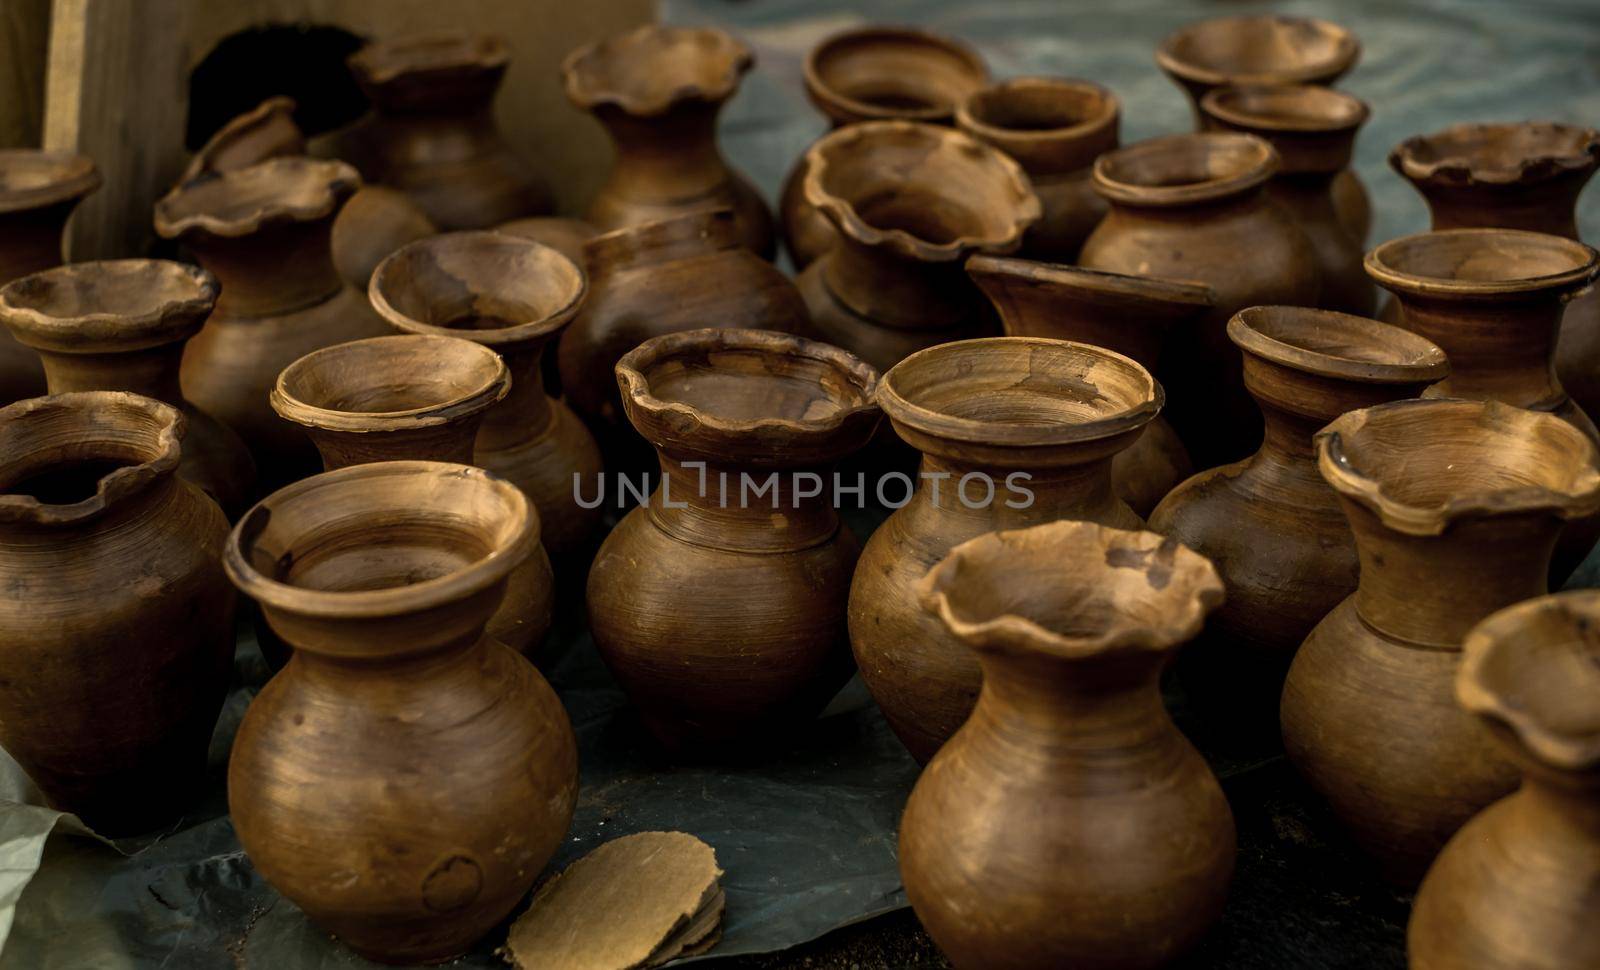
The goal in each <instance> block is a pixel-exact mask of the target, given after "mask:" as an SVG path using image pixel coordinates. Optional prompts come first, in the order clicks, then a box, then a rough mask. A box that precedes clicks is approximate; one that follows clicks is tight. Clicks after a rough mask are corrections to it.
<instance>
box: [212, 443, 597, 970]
mask: <svg viewBox="0 0 1600 970" xmlns="http://www.w3.org/2000/svg"><path fill="white" fill-rule="evenodd" d="M530 512H531V508H530V506H529V503H528V501H527V499H526V498H525V497H524V496H523V494H522V492H521V491H520V490H519V489H517V488H516V487H515V486H513V485H511V484H510V483H509V482H506V481H503V480H502V479H499V478H496V477H495V476H493V475H490V474H488V473H486V472H484V471H483V470H481V469H477V468H469V467H466V466H463V465H452V464H445V463H441V462H424V461H397V462H378V463H375V464H368V465H358V466H354V467H350V468H342V469H339V470H338V471H333V472H326V473H324V474H321V475H316V476H313V477H312V478H308V479H305V480H304V481H300V482H296V483H295V484H293V485H290V486H289V487H288V488H285V489H282V490H281V491H278V492H276V493H274V494H273V495H271V496H269V497H268V498H267V499H266V500H264V501H263V502H262V503H261V504H260V505H257V506H256V507H255V508H254V509H252V510H251V511H250V512H249V513H247V514H246V515H245V518H244V519H243V520H242V521H241V522H240V524H239V527H238V528H236V529H235V530H234V532H233V535H232V536H231V537H230V538H229V540H228V546H227V551H226V559H225V562H226V565H227V569H228V575H229V577H230V578H232V580H233V581H234V583H235V584H237V585H238V587H239V589H240V590H241V591H242V592H244V593H245V594H246V595H248V596H251V597H253V598H255V599H256V601H257V602H259V603H260V604H261V607H262V609H263V611H264V612H265V614H266V617H267V620H268V622H270V623H271V625H272V628H273V630H275V631H277V633H278V634H279V635H280V636H282V637H283V638H284V639H285V640H287V641H288V642H289V643H290V644H292V645H293V646H294V656H293V658H292V659H291V660H290V661H289V665H288V666H287V667H285V668H284V669H283V671H282V672H280V673H279V674H278V675H277V676H276V677H273V678H272V680H270V681H268V682H267V685H266V686H265V687H263V688H262V689H261V692H260V693H259V694H258V695H256V697H255V699H254V700H253V701H251V703H250V708H249V710H247V711H246V712H245V716H244V720H243V721H242V722H241V723H240V725H239V732H238V734H237V736H236V737H235V738H234V742H233V754H232V756H231V758H230V759H229V763H228V810H229V813H230V815H231V816H232V820H233V827H234V830H235V831H236V832H237V833H238V835H239V842H240V843H241V844H242V845H243V846H244V850H245V852H246V853H247V854H248V855H249V857H250V863H251V865H253V866H254V867H255V868H256V870H257V871H258V872H260V873H261V875H262V876H263V877H264V878H265V879H266V880H267V882H269V883H270V884H271V885H272V886H273V888H275V889H277V890H278V891H279V892H280V893H282V894H283V895H284V896H286V897H288V899H289V900H290V901H291V902H293V903H294V904H295V905H296V906H298V907H300V909H302V910H304V911H305V914H306V916H307V918H309V919H310V920H311V921H312V922H313V923H315V924H317V926H319V927H320V928H321V929H322V930H323V931H325V932H328V933H332V934H333V935H335V936H337V937H338V938H339V940H340V941H341V942H343V943H344V944H346V945H347V946H349V947H350V948H351V949H353V950H355V951H356V952H357V953H359V954H361V955H362V956H364V957H367V958H369V959H375V960H382V961H385V962H389V963H406V964H411V963H437V962H442V961H445V960H449V959H450V958H452V957H455V956H457V955H459V954H461V953H462V952H464V951H465V950H466V949H467V948H468V947H469V946H471V945H472V943H473V942H474V941H476V940H477V939H478V938H479V937H481V936H483V935H484V934H485V933H487V932H488V931H489V930H490V929H491V928H493V927H494V926H495V925H496V924H497V923H499V922H500V921H501V920H502V919H504V918H505V917H506V916H507V915H509V914H510V912H511V910H512V909H513V908H514V907H516V906H517V905H518V904H519V903H520V902H521V901H522V899H523V896H524V895H525V894H526V893H527V891H528V889H529V887H531V886H532V885H533V881H534V879H536V878H537V877H538V875H539V872H540V870H541V869H543V868H544V864H545V863H546V862H547V861H549V859H550V856H551V855H552V854H553V853H554V852H555V849H556V847H557V846H558V845H560V843H561V841H562V839H564V838H565V837H566V832H567V826H568V824H569V823H570V822H571V820H572V811H573V806H574V803H575V801H576V797H577V789H578V755H577V749H576V745H575V743H574V740H573V735H572V727H571V725H570V724H569V723H568V721H567V715H566V712H565V711H564V710H562V707H561V701H560V699H559V698H557V697H556V694H555V692H554V691H553V690H551V689H550V685H549V684H547V683H545V680H544V678H543V677H541V676H539V672H538V671H537V670H535V669H534V667H533V665H532V664H530V663H528V662H527V661H526V660H524V659H523V658H522V657H519V656H518V655H517V654H516V652H515V651H513V650H512V649H511V648H510V647H507V646H505V645H504V644H502V643H499V642H498V641H496V640H495V639H494V638H493V637H490V636H487V635H485V633H484V624H485V622H486V621H488V619H489V617H490V615H491V614H493V613H494V611H495V607H496V605H497V604H498V603H499V602H500V598H501V594H502V593H503V592H504V590H505V588H506V582H507V577H508V576H509V575H510V574H511V572H512V571H513V570H514V569H515V568H516V567H517V566H518V565H520V564H521V563H522V562H524V561H525V560H526V558H527V557H528V555H529V554H530V553H532V552H533V551H534V550H535V549H537V548H538V543H539V534H538V520H537V518H536V517H535V516H533V515H532V514H530ZM379 552H381V553H382V554H381V555H379V554H376V553H379Z"/></svg>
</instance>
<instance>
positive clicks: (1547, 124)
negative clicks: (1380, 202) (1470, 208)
mask: <svg viewBox="0 0 1600 970" xmlns="http://www.w3.org/2000/svg"><path fill="white" fill-rule="evenodd" d="M1519 130H1521V131H1526V132H1530V133H1534V134H1540V135H1552V136H1554V135H1561V136H1566V137H1570V138H1572V139H1573V141H1574V148H1572V149H1565V148H1563V147H1562V146H1560V145H1553V146H1552V147H1551V148H1550V150H1548V151H1540V152H1533V153H1531V154H1528V155H1526V156H1525V157H1522V158H1519V159H1517V160H1516V161H1514V162H1512V163H1510V164H1507V165H1495V164H1493V163H1491V162H1489V161H1487V160H1486V159H1484V158H1481V157H1478V156H1475V155H1473V154H1471V153H1470V152H1469V151H1465V150H1458V151H1456V152H1454V153H1449V154H1443V155H1439V156H1438V157H1436V158H1434V159H1433V160H1432V161H1425V160H1423V159H1422V158H1420V157H1418V156H1419V155H1420V154H1421V153H1422V152H1423V151H1424V150H1425V149H1427V148H1428V147H1430V146H1433V145H1437V144H1438V143H1441V142H1444V143H1449V142H1456V143H1460V142H1472V141H1479V142H1480V143H1481V141H1482V140H1485V139H1486V137H1487V136H1489V135H1491V134H1499V133H1509V132H1515V131H1519ZM1389 167H1390V168H1392V169H1394V170H1395V171H1396V172H1399V173H1400V175H1401V176H1403V177H1405V178H1407V179H1409V180H1411V181H1413V182H1417V183H1435V184H1438V185H1454V186H1460V187H1467V186H1473V185H1492V186H1508V185H1517V184H1522V183H1532V182H1542V181H1545V180H1547V179H1552V178H1556V177H1558V176H1561V175H1565V174H1568V173H1573V172H1589V173H1591V174H1592V173H1593V172H1594V171H1595V169H1596V168H1600V130H1597V129H1594V128H1589V127H1586V126H1583V125H1569V124H1565V123H1562V122H1558V121H1517V122H1471V123H1467V124H1459V125H1450V126H1449V127H1446V128H1441V129H1439V130H1438V131H1435V132H1431V133H1429V134H1425V135H1413V136H1411V137H1410V138H1407V139H1406V140H1404V141H1402V142H1400V143H1399V144H1398V145H1396V146H1394V148H1393V149H1391V150H1390V152H1389Z"/></svg>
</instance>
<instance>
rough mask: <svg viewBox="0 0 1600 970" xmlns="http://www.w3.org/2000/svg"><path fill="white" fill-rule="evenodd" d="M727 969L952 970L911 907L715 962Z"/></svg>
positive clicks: (719, 967)
mask: <svg viewBox="0 0 1600 970" xmlns="http://www.w3.org/2000/svg"><path fill="white" fill-rule="evenodd" d="M712 966H715V967H717V968H718V970H722V968H724V967H725V968H727V970H948V968H949V966H950V963H949V961H948V960H946V959H945V958H944V955H943V954H941V953H940V952H939V949H938V947H936V946H934V945H933V941H932V940H930V939H928V934H927V933H925V932H923V930H922V927H921V926H920V925H919V924H918V923H917V918H916V916H915V915H914V914H913V913H912V912H911V910H909V909H905V910H901V911H900V912H897V913H890V914H889V915H887V916H880V917H878V918H877V919H870V920H867V921H866V922H864V923H857V924H856V925H854V926H847V927H845V928H844V929H841V930H835V931H834V932H832V933H829V934H828V935H827V936H824V937H823V938H822V939H820V940H816V941H813V942H811V943H807V944H805V945H804V946H797V947H793V948H791V949H788V950H785V951H783V952H782V953H764V954H760V955H757V956H748V957H734V958H732V959H728V960H718V961H716V962H715V963H713V964H712Z"/></svg>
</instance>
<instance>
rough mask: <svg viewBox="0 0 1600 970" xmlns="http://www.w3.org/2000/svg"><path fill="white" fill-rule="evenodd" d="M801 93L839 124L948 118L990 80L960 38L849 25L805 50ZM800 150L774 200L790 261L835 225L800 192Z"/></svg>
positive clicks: (828, 237) (805, 257) (832, 235)
mask: <svg viewBox="0 0 1600 970" xmlns="http://www.w3.org/2000/svg"><path fill="white" fill-rule="evenodd" d="M802 76H803V78H804V81H805V88H806V95H807V97H809V98H810V99H811V103H812V104H813V105H815V106H816V108H817V110H818V111H820V112H822V114H823V116H824V117H826V118H827V120H828V124H829V126H831V127H833V128H838V127H841V126H843V125H850V124H855V123H856V122H858V121H922V122H927V123H928V124H934V125H939V124H946V125H947V124H949V123H950V121H951V119H952V118H953V117H954V116H955V111H956V106H957V105H959V104H960V103H961V102H962V100H963V99H965V98H966V96H967V95H968V94H970V93H971V92H973V91H976V90H977V89H978V88H980V87H982V86H983V85H984V84H985V83H987V82H988V80H989V68H988V67H987V66H986V65H985V64H984V63H983V58H982V57H980V56H978V52H977V51H975V50H973V49H972V48H971V47H969V46H968V45H967V44H966V43H964V42H962V41H960V40H958V39H956V38H954V37H946V36H945V35H943V34H939V33H935V32H933V31H931V30H923V29H921V28H919V27H900V26H882V25H879V26H869V27H851V28H848V29H846V30H841V31H839V32H838V33H836V34H830V35H829V36H827V37H825V38H824V39H823V40H822V42H821V43H819V44H818V45H817V46H815V47H813V48H811V50H810V51H809V52H807V53H806V59H805V64H804V66H803V68H802ZM806 157H807V156H805V155H802V156H800V160H799V161H798V162H796V163H795V166H794V168H792V169H790V170H789V174H788V176H787V177H786V178H784V180H783V191H782V194H781V196H780V198H779V203H778V216H779V220H780V221H781V222H782V223H783V241H784V244H785V245H786V246H787V247H788V250H789V257H790V259H792V260H793V261H794V265H795V269H796V270H801V269H805V268H806V267H807V266H809V265H811V263H812V261H813V260H815V259H816V258H817V257H818V256H821V255H822V254H823V253H825V252H827V251H828V250H830V249H832V248H833V244H834V243H835V242H837V241H838V238H839V231H838V229H836V228H834V225H833V223H831V222H829V221H828V219H827V217H826V216H824V215H823V214H822V213H820V212H818V211H817V209H816V207H815V206H813V205H812V204H811V203H810V202H809V201H807V200H806V195H805V182H806V168H807V165H806Z"/></svg>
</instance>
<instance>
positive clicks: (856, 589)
mask: <svg viewBox="0 0 1600 970" xmlns="http://www.w3.org/2000/svg"><path fill="white" fill-rule="evenodd" d="M878 404H879V406H880V407H882V408H883V411H884V414H886V415H887V416H888V418H889V420H890V421H891V422H892V423H893V425H894V430H895V432H896V433H897V434H898V435H899V436H900V437H901V438H903V439H904V440H905V441H906V443H907V444H909V445H911V446H912V447H913V448H915V449H916V450H917V451H919V452H921V453H922V464H921V468H920V469H919V473H918V478H917V481H916V483H915V488H913V483H912V482H911V481H910V480H909V478H908V476H906V475H904V474H903V473H898V472H896V473H892V474H890V475H888V476H885V477H884V478H883V479H881V480H880V481H879V482H877V483H875V484H872V485H869V487H870V488H875V490H876V493H877V498H878V500H879V502H880V503H881V504H885V505H890V506H893V507H895V511H894V513H893V514H891V515H890V516H889V518H888V519H887V520H886V521H885V522H884V523H883V525H881V526H879V527H878V530H877V531H876V532H874V533H873V534H872V537H871V538H870V539H869V540H867V545H866V548H865V549H864V550H863V551H862V553H861V563H860V565H859V566H858V567H857V569H856V574H855V579H854V581H853V582H852V584H851V587H850V645H851V647H852V648H853V649H854V650H855V655H856V664H857V665H858V666H859V667H860V668H861V676H862V679H864V680H865V681H866V684H867V687H868V688H869V689H870V690H871V691H872V696H873V697H874V698H876V699H877V701H878V707H880V708H882V710H883V713H884V716H885V717H887V718H888V720H889V725H890V727H892V728H894V731H895V733H896V734H897V735H899V736H900V740H901V741H903V742H905V745H906V747H907V748H909V749H910V751H911V753H912V754H913V755H914V756H915V757H916V758H917V760H918V761H923V762H926V761H927V760H928V759H929V758H931V757H933V753H934V752H935V751H937V750H938V749H939V746H940V745H942V744H943V743H944V742H945V740H946V739H947V738H949V737H950V735H952V734H954V733H955V731H956V729H957V728H959V727H960V726H961V724H962V722H963V721H965V720H966V719H967V715H968V714H970V713H971V712H972V705H973V703H974V702H975V701H976V700H977V697H978V687H979V684H980V683H981V681H982V674H981V672H980V670H979V668H978V663H977V660H976V659H974V657H973V655H972V653H971V651H970V650H969V649H968V648H967V646H966V645H964V644H962V643H961V642H960V641H959V640H958V639H956V638H955V637H953V636H951V635H950V633H949V632H948V631H947V630H945V629H944V628H943V627H941V626H940V625H939V623H938V621H937V620H935V619H934V618H933V617H932V616H931V615H929V614H928V613H927V612H926V611H924V610H922V609H920V608H919V607H918V606H917V603H916V600H915V596H914V595H913V589H914V587H915V585H916V583H917V581H918V580H919V579H921V578H922V576H923V574H924V573H926V572H927V571H928V568H929V567H930V566H932V565H933V564H934V563H936V562H938V561H939V559H940V558H942V557H943V556H944V555H945V554H946V553H948V552H949V551H950V550H951V548H952V547H954V546H956V545H958V544H959V543H962V542H965V541H967V540H968V539H972V538H974V537H976V536H980V535H982V534H984V533H985V532H993V531H995V530H997V529H1012V528H1021V527H1025V526H1030V525H1038V524H1040V523H1044V522H1051V521H1054V520H1055V519H1082V520H1087V521H1090V522H1099V523H1101V524H1102V525H1112V526H1116V527H1118V528H1130V529H1133V528H1139V527H1141V526H1143V524H1144V522H1143V520H1141V519H1140V518H1139V516H1137V515H1136V514H1134V512H1133V510H1132V509H1130V508H1128V504H1127V503H1126V502H1124V501H1123V500H1122V499H1120V498H1118V497H1117V494H1116V492H1115V491H1114V490H1113V488H1112V484H1111V462H1112V459H1113V457H1114V456H1115V455H1116V454H1117V453H1118V452H1120V451H1123V450H1124V449H1126V448H1128V447H1129V446H1130V445H1132V444H1133V442H1134V441H1135V440H1136V439H1137V438H1138V437H1139V435H1140V433H1141V432H1142V431H1143V430H1144V428H1145V426H1146V425H1148V424H1149V423H1150V422H1151V420H1152V419H1154V418H1155V416H1156V414H1157V413H1158V412H1159V411H1160V410H1161V404H1162V393H1161V386H1160V385H1159V384H1157V383H1156V382H1155V380H1154V379H1153V378H1152V377H1151V376H1150V374H1149V372H1148V371H1146V370H1145V369H1144V368H1142V367H1140V366H1139V365H1138V364H1136V363H1134V362H1133V361H1132V360H1129V359H1128V358H1126V357H1123V356H1122V355H1121V354H1117V353H1113V352H1111V351H1109V350H1103V349H1101V348H1099V347H1091V346H1089V345H1088V344H1078V343H1070V342H1068V341H1065V340H1045V339H1041V338H1036V337H991V338H987V339H982V340H963V341H959V342H956V343H951V344H945V345H942V346H939V347H931V348H929V349H927V350H924V351H921V352H920V353H917V354H913V355H912V356H910V357H907V358H906V359H905V360H904V361H901V362H900V363H899V364H897V365H895V367H894V368H893V369H892V370H890V371H889V373H887V374H885V375H884V377H883V381H882V383H880V385H879V387H878Z"/></svg>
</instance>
